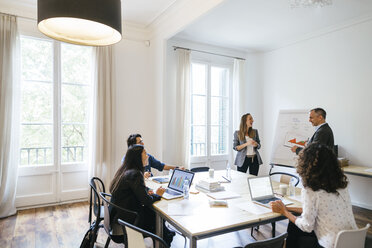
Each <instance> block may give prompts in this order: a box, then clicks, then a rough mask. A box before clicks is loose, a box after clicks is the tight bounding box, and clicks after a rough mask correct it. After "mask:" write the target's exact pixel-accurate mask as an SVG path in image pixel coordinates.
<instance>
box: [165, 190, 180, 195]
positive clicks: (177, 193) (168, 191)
mask: <svg viewBox="0 0 372 248" xmlns="http://www.w3.org/2000/svg"><path fill="white" fill-rule="evenodd" d="M165 192H166V193H168V194H170V195H180V194H181V193H180V192H177V191H174V190H171V189H167V190H166V191H165Z"/></svg>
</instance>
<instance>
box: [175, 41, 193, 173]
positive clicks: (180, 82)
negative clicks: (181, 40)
mask: <svg viewBox="0 0 372 248" xmlns="http://www.w3.org/2000/svg"><path fill="white" fill-rule="evenodd" d="M176 53H177V82H176V83H177V87H176V92H177V106H176V116H175V117H176V121H177V127H178V130H179V132H177V133H178V135H177V136H178V137H176V139H175V140H176V141H177V151H176V153H177V154H176V155H177V158H179V159H180V160H179V161H178V162H179V164H181V165H183V166H185V168H188V167H189V166H190V70H191V59H190V51H189V50H186V49H180V48H179V49H177V50H176Z"/></svg>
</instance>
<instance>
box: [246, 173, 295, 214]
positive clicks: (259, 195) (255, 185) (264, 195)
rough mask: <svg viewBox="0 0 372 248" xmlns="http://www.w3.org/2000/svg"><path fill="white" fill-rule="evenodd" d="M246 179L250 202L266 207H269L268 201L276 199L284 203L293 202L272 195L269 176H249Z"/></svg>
mask: <svg viewBox="0 0 372 248" xmlns="http://www.w3.org/2000/svg"><path fill="white" fill-rule="evenodd" d="M247 180H248V188H249V193H250V195H251V200H252V202H254V203H257V204H259V205H263V206H265V207H268V208H271V207H270V204H269V202H271V201H277V200H281V201H283V203H284V205H289V204H293V202H291V201H288V200H285V199H280V198H277V197H275V196H274V191H273V186H272V184H271V179H270V176H259V177H249V178H247Z"/></svg>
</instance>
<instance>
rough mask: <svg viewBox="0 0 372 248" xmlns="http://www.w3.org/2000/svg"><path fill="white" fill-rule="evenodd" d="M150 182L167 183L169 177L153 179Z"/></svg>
mask: <svg viewBox="0 0 372 248" xmlns="http://www.w3.org/2000/svg"><path fill="white" fill-rule="evenodd" d="M152 181H154V182H156V183H169V177H168V176H167V177H153V178H152Z"/></svg>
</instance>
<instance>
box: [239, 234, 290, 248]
mask: <svg viewBox="0 0 372 248" xmlns="http://www.w3.org/2000/svg"><path fill="white" fill-rule="evenodd" d="M287 236H288V233H283V234H281V235H279V236H277V237H275V238H271V239H266V240H261V241H257V242H254V243H250V244H248V245H246V246H244V248H283V245H284V240H285V238H286V237H287Z"/></svg>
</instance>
